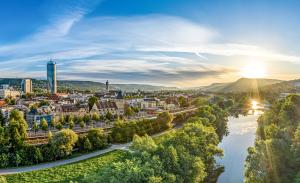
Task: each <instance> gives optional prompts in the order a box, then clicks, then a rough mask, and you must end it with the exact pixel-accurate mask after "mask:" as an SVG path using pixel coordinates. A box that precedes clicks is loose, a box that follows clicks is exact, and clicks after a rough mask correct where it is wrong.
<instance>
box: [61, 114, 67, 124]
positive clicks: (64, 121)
mask: <svg viewBox="0 0 300 183" xmlns="http://www.w3.org/2000/svg"><path fill="white" fill-rule="evenodd" d="M59 122H60V123H61V125H64V124H65V123H66V119H65V116H64V115H63V114H62V115H61V116H60V119H59Z"/></svg>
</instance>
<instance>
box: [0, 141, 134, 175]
mask: <svg viewBox="0 0 300 183" xmlns="http://www.w3.org/2000/svg"><path fill="white" fill-rule="evenodd" d="M130 144H131V142H130V143H127V144H114V145H112V146H110V147H109V148H107V149H103V150H99V151H95V152H92V153H89V154H85V155H81V156H78V157H75V158H71V159H65V160H59V161H55V162H50V163H44V164H40V165H34V166H29V167H20V168H9V169H1V170H0V175H8V174H16V173H22V172H30V171H35V170H41V169H45V168H52V167H56V166H61V165H66V164H70V163H75V162H78V161H82V160H85V159H89V158H92V157H95V156H99V155H101V154H105V153H108V152H111V151H114V150H117V149H121V150H127V149H128V147H129V145H130Z"/></svg>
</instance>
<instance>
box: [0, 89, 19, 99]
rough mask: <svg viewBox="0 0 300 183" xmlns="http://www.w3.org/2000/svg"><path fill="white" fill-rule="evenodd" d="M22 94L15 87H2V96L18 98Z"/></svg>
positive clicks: (0, 94) (0, 91) (0, 90)
mask: <svg viewBox="0 0 300 183" xmlns="http://www.w3.org/2000/svg"><path fill="white" fill-rule="evenodd" d="M20 95H21V94H20V92H19V91H16V90H13V89H0V98H8V97H10V98H16V97H18V96H20Z"/></svg>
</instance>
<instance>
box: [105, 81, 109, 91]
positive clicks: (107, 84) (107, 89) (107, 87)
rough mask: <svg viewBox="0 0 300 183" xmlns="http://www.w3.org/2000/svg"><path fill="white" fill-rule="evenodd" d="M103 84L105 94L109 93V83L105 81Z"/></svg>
mask: <svg viewBox="0 0 300 183" xmlns="http://www.w3.org/2000/svg"><path fill="white" fill-rule="evenodd" d="M105 84H106V92H107V93H109V82H108V80H107V81H106V83H105Z"/></svg>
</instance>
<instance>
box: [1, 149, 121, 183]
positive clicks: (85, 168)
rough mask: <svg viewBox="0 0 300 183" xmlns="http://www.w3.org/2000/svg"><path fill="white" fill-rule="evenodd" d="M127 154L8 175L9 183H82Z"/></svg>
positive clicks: (115, 154)
mask: <svg viewBox="0 0 300 183" xmlns="http://www.w3.org/2000/svg"><path fill="white" fill-rule="evenodd" d="M125 156H126V152H123V151H119V150H118V151H113V152H110V153H107V154H104V155H101V156H98V157H94V158H91V159H87V160H84V161H80V162H77V163H73V164H68V165H63V166H59V167H55V168H49V169H43V170H38V171H33V172H26V173H21V174H14V175H7V176H6V179H7V182H8V183H16V182H18V183H25V182H28V183H29V182H30V183H42V182H61V183H63V182H65V183H69V182H70V181H72V182H81V180H82V179H83V178H84V177H85V175H87V173H88V174H90V173H93V172H96V171H98V170H99V169H101V168H103V167H105V166H106V165H108V164H110V163H112V162H115V161H118V160H120V159H124V158H125Z"/></svg>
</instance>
